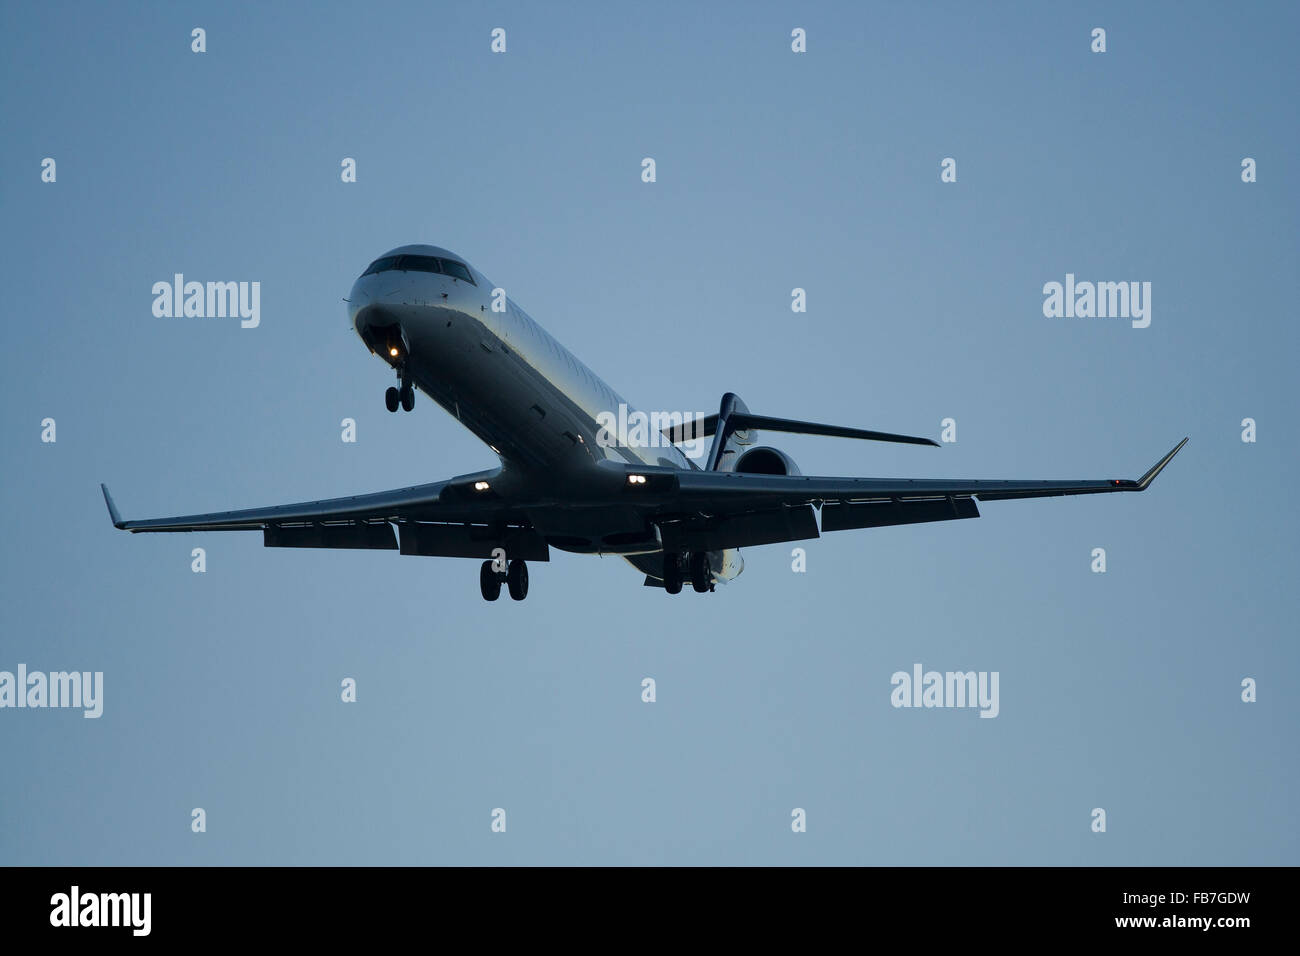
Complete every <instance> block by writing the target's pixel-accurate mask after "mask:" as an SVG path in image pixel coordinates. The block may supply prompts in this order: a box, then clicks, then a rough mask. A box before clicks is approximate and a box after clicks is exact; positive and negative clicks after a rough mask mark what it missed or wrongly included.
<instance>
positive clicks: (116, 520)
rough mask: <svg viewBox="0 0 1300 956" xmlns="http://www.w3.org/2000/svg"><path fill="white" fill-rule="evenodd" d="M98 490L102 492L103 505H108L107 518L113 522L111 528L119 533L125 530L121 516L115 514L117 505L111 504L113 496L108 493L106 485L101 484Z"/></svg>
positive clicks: (124, 523)
mask: <svg viewBox="0 0 1300 956" xmlns="http://www.w3.org/2000/svg"><path fill="white" fill-rule="evenodd" d="M99 489H100V491H102V492H104V504H106V505H108V516H109V518H111V519H112V521H113V527H114V528H117V529H118V530H119V531H121V530H123V529H125V528H126V522H125V521H123V520H122V516H121V515H120V514H118V513H117V505H115V504H113V496H112V495H110V494H109V493H108V485H106V484H103V483H102V482H101V483H100V486H99Z"/></svg>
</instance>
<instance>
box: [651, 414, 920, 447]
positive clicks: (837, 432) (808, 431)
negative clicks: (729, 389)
mask: <svg viewBox="0 0 1300 956" xmlns="http://www.w3.org/2000/svg"><path fill="white" fill-rule="evenodd" d="M727 424H728V427H729V428H730V429H731V430H732V431H746V430H748V429H751V428H766V429H767V430H768V431H774V432H786V433H788V434H792V435H825V436H827V437H830V438H858V439H861V440H863V441H888V442H898V443H901V444H904V445H933V446H934V447H935V448H938V447H939V443H938V442H937V441H933V440H931V439H929V438H917V437H916V436H913V435H895V434H894V433H892V432H875V431H868V430H866V429H863V428H845V427H844V426H842V425H823V424H821V423H819V422H800V421H795V420H794V419H790V418H771V417H770V416H767V415H751V414H749V413H748V412H732V413H731V414H730V415H729V416H727ZM717 430H718V416H717V415H706V416H705V417H703V418H696V419H692V420H691V421H689V422H686V423H684V424H681V425H674V426H673V427H672V428H665V429H664V430H663V434H664V436H665V437H666V438H667V439H668V440H669V441H670V442H672V443H673V444H674V445H676V444H679V443H681V442H684V441H687V440H688V439H693V438H707V437H709V436H710V435H712V434H714V433H715V432H716V431H717Z"/></svg>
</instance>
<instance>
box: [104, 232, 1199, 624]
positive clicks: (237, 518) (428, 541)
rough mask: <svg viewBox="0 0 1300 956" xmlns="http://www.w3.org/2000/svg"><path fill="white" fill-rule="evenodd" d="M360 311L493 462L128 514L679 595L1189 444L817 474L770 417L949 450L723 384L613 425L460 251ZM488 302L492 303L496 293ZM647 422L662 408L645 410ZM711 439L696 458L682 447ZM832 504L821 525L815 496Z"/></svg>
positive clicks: (363, 296)
mask: <svg viewBox="0 0 1300 956" xmlns="http://www.w3.org/2000/svg"><path fill="white" fill-rule="evenodd" d="M345 301H346V302H347V312H348V317H349V320H350V322H351V324H352V327H353V328H354V329H355V330H356V333H357V335H359V336H360V338H361V341H362V342H363V343H364V344H365V346H366V347H367V349H369V351H370V352H371V353H372V354H374V355H377V356H379V358H381V359H382V360H383V361H384V362H386V363H387V364H388V366H389V367H390V368H391V369H392V371H393V373H394V374H395V376H396V381H397V384H396V385H394V386H392V387H390V388H389V389H388V390H387V391H386V392H385V395H384V403H385V406H386V407H387V409H388V410H389V411H390V412H396V411H397V409H398V408H401V409H403V410H405V411H407V412H410V411H411V410H412V409H413V408H414V405H415V392H416V390H417V389H418V390H419V391H421V392H423V393H425V394H426V395H428V396H429V397H430V398H432V399H433V400H434V401H435V402H437V403H438V404H439V405H440V406H442V408H444V409H445V410H446V411H447V412H449V413H450V414H451V415H453V416H455V418H456V420H457V421H459V422H460V423H461V424H462V425H464V426H465V427H466V428H468V429H469V430H470V431H471V432H473V433H474V434H475V435H476V436H477V437H478V438H479V439H480V440H482V441H483V442H484V443H486V444H487V446H488V447H489V448H491V449H492V451H493V452H495V453H496V455H497V456H498V458H499V459H500V462H501V463H500V466H499V467H497V468H494V469H491V470H487V471H482V472H477V473H474V474H467V475H461V476H459V477H456V478H451V479H448V480H446V481H438V482H433V483H431V484H422V485H414V486H411V487H407V488H398V489H395V490H392V491H381V492H377V493H374V494H364V495H354V496H351V497H345V498H330V499H325V500H322V501H306V502H300V503H297V504H287V505H275V506H271V507H267V508H252V509H248V510H243V511H223V512H214V513H210V514H197V515H186V516H180V517H174V518H152V519H147V520H137V521H124V520H123V519H122V517H121V515H120V514H119V513H118V510H117V506H116V504H115V503H114V501H113V498H112V496H111V495H110V494H109V491H108V488H107V486H106V485H101V486H100V487H101V490H102V491H103V494H104V502H105V504H106V505H107V507H108V512H109V517H110V518H111V520H112V522H113V525H114V527H116V528H119V529H121V530H123V531H131V532H135V533H140V532H188V531H261V532H262V536H263V540H262V543H263V545H265V546H266V547H271V548H362V549H377V550H389V551H398V552H399V553H401V554H404V555H430V556H439V557H456V558H474V559H482V565H481V566H480V571H479V590H480V593H481V594H482V596H483V597H484V598H485V599H486V600H488V601H495V600H497V598H498V597H500V594H501V588H502V584H503V583H504V584H505V586H506V588H507V590H508V591H509V594H510V597H511V598H513V599H514V600H517V601H522V600H523V599H524V598H526V597H527V596H528V562H529V561H537V562H541V561H549V560H550V550H551V549H552V548H555V549H557V550H559V551H565V552H571V553H578V554H602V555H603V554H610V555H618V556H620V557H622V558H624V559H625V560H626V561H627V562H628V563H629V564H630V565H632V567H634V568H635V569H636V570H637V571H639V572H641V573H642V574H644V575H645V578H644V584H645V585H646V586H650V587H658V588H662V589H663V590H665V591H667V592H668V593H669V594H677V593H679V592H681V591H682V586H683V583H685V582H689V583H690V585H691V588H692V589H693V590H694V591H696V592H700V593H704V592H709V591H713V590H714V588H715V585H716V584H719V583H726V582H729V581H732V580H734V579H735V578H736V577H737V576H738V575H739V574H740V572H741V571H742V570H743V568H744V563H743V561H742V559H741V556H740V551H739V549H740V548H747V547H755V546H758V545H764V544H776V543H780V542H789V541H802V540H807V539H812V538H817V537H819V536H820V533H821V532H829V531H844V530H850V529H865V528H878V527H885V526H890V525H900V524H914V523H920V522H930V521H948V520H954V519H965V518H977V517H979V509H978V507H977V505H976V501H979V502H981V503H982V502H986V501H1002V500H1010V499H1020V498H1042V497H1055V496H1060V495H1087V494H1098V493H1106V492H1128V491H1145V490H1146V489H1147V488H1148V487H1150V485H1151V482H1152V481H1154V480H1155V478H1156V476H1157V475H1158V474H1160V472H1161V470H1162V469H1164V467H1165V466H1166V465H1167V464H1169V461H1170V460H1171V459H1172V458H1173V457H1174V455H1176V454H1177V453H1178V452H1179V450H1180V449H1181V448H1182V447H1183V445H1184V444H1186V443H1187V439H1186V438H1184V439H1183V440H1182V441H1180V442H1179V443H1178V444H1177V445H1175V446H1174V448H1173V449H1172V450H1171V451H1170V452H1169V453H1168V454H1167V455H1165V456H1164V457H1163V458H1161V459H1160V460H1159V461H1158V462H1156V464H1155V465H1154V466H1152V467H1151V469H1150V470H1148V471H1147V472H1146V474H1144V475H1143V476H1142V477H1141V478H1138V479H1136V480H1134V479H1123V478H1111V479H1093V480H1075V481H1034V480H1028V481H987V480H952V479H939V480H933V479H919V478H820V477H811V476H805V475H803V474H802V473H801V472H800V470H799V468H798V466H797V465H796V464H795V463H794V461H793V460H792V459H791V458H790V456H789V455H787V454H786V453H785V452H783V451H781V450H779V449H777V448H774V447H771V446H767V445H760V444H759V438H758V435H759V432H760V430H765V431H770V432H776V433H797V434H805V435H824V436H831V437H840V438H853V439H862V440H869V441H882V442H899V443H904V444H911V445H929V446H934V447H939V446H938V443H937V442H935V441H933V440H931V439H928V438H920V437H915V436H909V435H898V434H893V433H889V432H879V431H870V430H866V429H860V428H847V427H840V426H835V425H824V424H819V423H816V422H806V421H795V420H791V419H784V418H774V417H770V416H766V415H755V414H751V413H750V411H749V409H748V408H747V407H746V406H745V404H744V402H742V401H741V400H740V398H738V397H737V396H736V395H734V394H732V393H730V392H728V393H727V394H725V395H723V396H722V401H721V404H720V406H719V408H718V412H717V414H716V415H707V416H703V417H698V416H693V417H692V418H691V419H690V420H689V421H687V420H685V419H683V421H682V422H681V423H680V424H679V423H677V422H676V421H675V420H671V419H670V422H671V423H670V424H669V425H668V426H667V427H664V428H661V429H659V430H657V431H652V432H651V433H649V434H647V435H644V436H643V435H638V434H636V430H635V429H632V430H630V431H629V430H627V429H623V428H621V427H619V428H615V429H610V428H608V427H606V426H607V425H608V424H609V423H610V415H611V413H613V412H614V410H616V409H620V407H621V406H626V402H624V400H623V399H622V397H621V396H619V395H618V394H617V393H616V392H614V391H613V389H611V388H610V387H609V386H608V385H606V384H605V383H604V382H603V381H602V380H601V379H600V378H599V377H598V376H597V375H596V374H595V373H594V372H592V371H591V370H590V369H589V368H587V366H585V365H583V364H582V363H581V362H580V361H578V359H577V358H575V357H574V356H573V354H572V353H571V352H569V351H568V350H567V349H566V348H565V347H564V346H562V345H561V344H560V343H559V342H557V341H556V340H555V339H554V338H552V337H551V336H550V335H549V334H548V333H547V332H545V331H544V330H543V329H542V327H541V326H540V325H538V324H537V323H536V322H535V321H533V319H532V318H531V317H530V316H529V315H528V314H527V313H526V312H524V310H523V309H521V308H519V306H518V305H516V304H515V303H514V302H513V301H511V300H510V299H509V298H508V297H506V296H505V293H504V291H502V290H500V289H499V288H498V287H497V286H495V285H494V284H493V283H492V282H490V281H489V280H488V278H487V277H486V276H484V275H483V273H481V272H479V271H478V270H477V269H475V268H474V267H473V266H471V265H470V264H469V263H468V262H467V261H466V260H465V259H464V257H462V256H459V255H456V254H455V253H453V252H449V251H448V250H446V249H442V248H439V247H437V246H430V245H406V246H400V247H398V248H396V249H393V250H391V251H389V252H386V253H384V254H383V255H382V256H380V257H379V258H378V259H376V260H375V261H374V262H372V263H370V265H369V266H368V267H367V268H366V270H365V271H364V272H362V274H361V276H360V277H359V278H358V279H357V280H356V282H355V283H354V284H353V286H352V290H351V292H350V293H349V295H348V297H347V299H346V300H345ZM494 306H495V307H494ZM652 420H653V419H652ZM708 437H712V443H711V447H710V449H709V452H708V455H707V457H706V458H705V459H704V463H703V465H700V464H697V463H696V462H695V461H694V460H692V459H691V458H690V457H688V456H687V455H685V454H683V453H682V451H681V450H680V448H679V447H678V446H679V445H680V444H682V442H683V441H688V440H698V439H702V438H708ZM817 512H820V528H819V527H818V519H817V515H816V513H817Z"/></svg>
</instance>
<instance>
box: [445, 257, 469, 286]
mask: <svg viewBox="0 0 1300 956" xmlns="http://www.w3.org/2000/svg"><path fill="white" fill-rule="evenodd" d="M442 271H443V272H445V273H447V275H449V276H455V277H456V278H457V279H464V280H465V281H466V282H469V283H471V284H474V277H473V276H471V275H470V274H469V270H468V269H466V268H465V267H464V266H463V265H461V264H460V263H459V262H457V261H456V260H454V259H443V260H442Z"/></svg>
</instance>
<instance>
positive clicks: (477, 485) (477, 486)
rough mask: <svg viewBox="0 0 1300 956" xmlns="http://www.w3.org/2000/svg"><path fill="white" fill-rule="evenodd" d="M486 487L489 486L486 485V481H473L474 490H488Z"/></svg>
mask: <svg viewBox="0 0 1300 956" xmlns="http://www.w3.org/2000/svg"><path fill="white" fill-rule="evenodd" d="M488 487H489V486H488V483H487V482H486V481H476V482H474V490H475V491H487V490H488Z"/></svg>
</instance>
